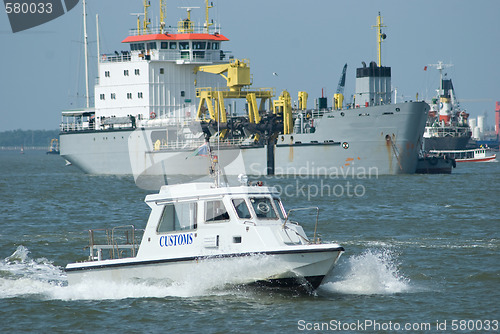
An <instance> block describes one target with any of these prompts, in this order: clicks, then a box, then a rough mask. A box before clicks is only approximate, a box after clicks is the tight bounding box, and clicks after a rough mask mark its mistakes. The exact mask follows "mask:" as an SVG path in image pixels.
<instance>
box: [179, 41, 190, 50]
mask: <svg viewBox="0 0 500 334" xmlns="http://www.w3.org/2000/svg"><path fill="white" fill-rule="evenodd" d="M179 50H189V42H179Z"/></svg>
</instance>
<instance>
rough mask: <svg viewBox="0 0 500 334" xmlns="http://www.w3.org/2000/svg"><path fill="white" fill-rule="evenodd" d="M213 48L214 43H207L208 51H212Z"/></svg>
mask: <svg viewBox="0 0 500 334" xmlns="http://www.w3.org/2000/svg"><path fill="white" fill-rule="evenodd" d="M211 48H212V43H210V42H207V50H210V49H211Z"/></svg>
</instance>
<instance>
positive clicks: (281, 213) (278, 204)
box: [273, 198, 285, 219]
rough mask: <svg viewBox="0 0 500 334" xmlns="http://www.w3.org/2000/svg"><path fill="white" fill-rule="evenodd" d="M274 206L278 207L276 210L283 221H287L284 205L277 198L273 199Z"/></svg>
mask: <svg viewBox="0 0 500 334" xmlns="http://www.w3.org/2000/svg"><path fill="white" fill-rule="evenodd" d="M273 201H274V205H276V210H278V215H279V216H280V218H281V219H285V209H284V208H283V204H282V203H281V201H280V200H279V199H277V198H273Z"/></svg>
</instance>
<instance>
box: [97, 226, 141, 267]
mask: <svg viewBox="0 0 500 334" xmlns="http://www.w3.org/2000/svg"><path fill="white" fill-rule="evenodd" d="M136 231H139V230H137V229H136V228H135V227H134V225H123V226H116V227H113V228H111V229H93V230H88V232H89V245H88V246H87V247H88V248H89V261H101V260H110V259H121V258H127V257H135V256H136V255H137V249H138V248H139V243H138V242H137V239H136Z"/></svg>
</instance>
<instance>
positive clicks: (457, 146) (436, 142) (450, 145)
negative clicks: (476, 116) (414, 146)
mask: <svg viewBox="0 0 500 334" xmlns="http://www.w3.org/2000/svg"><path fill="white" fill-rule="evenodd" d="M470 137H471V136H470V135H468V136H461V137H431V138H424V150H426V151H430V150H465V149H466V147H467V143H469V139H470Z"/></svg>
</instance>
